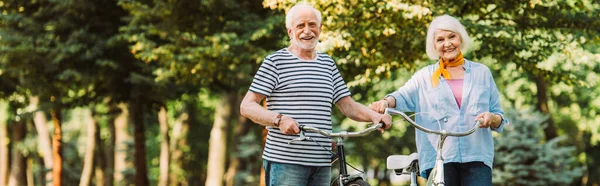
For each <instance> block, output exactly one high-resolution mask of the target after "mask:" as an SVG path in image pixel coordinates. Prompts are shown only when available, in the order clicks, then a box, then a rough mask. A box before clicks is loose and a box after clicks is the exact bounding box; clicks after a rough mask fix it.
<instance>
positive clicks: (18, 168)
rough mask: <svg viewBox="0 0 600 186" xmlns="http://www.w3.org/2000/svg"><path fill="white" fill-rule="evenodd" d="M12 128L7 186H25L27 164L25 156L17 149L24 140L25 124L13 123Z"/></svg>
mask: <svg viewBox="0 0 600 186" xmlns="http://www.w3.org/2000/svg"><path fill="white" fill-rule="evenodd" d="M14 124H15V125H13V127H12V139H13V140H12V141H11V144H12V148H13V150H12V152H11V156H10V157H11V162H10V177H9V179H8V185H9V186H21V185H27V174H26V171H27V164H26V163H27V162H26V159H25V156H23V153H21V152H22V151H21V150H20V149H18V148H17V145H18V144H21V143H23V141H24V140H25V123H24V122H23V120H21V121H18V122H16V123H14Z"/></svg>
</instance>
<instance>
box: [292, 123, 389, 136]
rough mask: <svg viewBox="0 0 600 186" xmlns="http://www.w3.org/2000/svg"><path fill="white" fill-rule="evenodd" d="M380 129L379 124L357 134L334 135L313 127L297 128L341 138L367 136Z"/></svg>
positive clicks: (302, 126) (343, 133) (342, 133)
mask: <svg viewBox="0 0 600 186" xmlns="http://www.w3.org/2000/svg"><path fill="white" fill-rule="evenodd" d="M382 127H383V124H382V123H379V124H377V125H373V126H370V127H369V128H366V129H364V130H361V131H358V132H346V131H342V132H336V133H329V132H326V131H324V130H321V129H318V128H314V127H309V126H305V125H300V127H299V128H300V130H303V131H312V132H316V133H319V134H321V135H323V136H329V137H343V138H346V137H358V136H364V135H366V134H368V133H370V132H373V131H375V130H377V129H379V128H382Z"/></svg>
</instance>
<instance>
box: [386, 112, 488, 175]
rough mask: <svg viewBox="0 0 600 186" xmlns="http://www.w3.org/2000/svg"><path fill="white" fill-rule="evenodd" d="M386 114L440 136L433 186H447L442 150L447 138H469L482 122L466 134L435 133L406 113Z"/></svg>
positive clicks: (442, 131)
mask: <svg viewBox="0 0 600 186" xmlns="http://www.w3.org/2000/svg"><path fill="white" fill-rule="evenodd" d="M385 113H386V114H391V115H399V116H402V118H404V120H406V121H407V122H408V123H410V124H411V125H412V126H414V127H415V128H417V129H419V130H421V131H423V132H425V133H428V134H436V135H439V136H440V141H439V142H438V145H437V149H436V152H437V153H436V158H435V165H434V167H433V170H432V171H431V172H432V173H433V172H434V171H436V172H437V174H435V178H433V185H436V186H445V183H444V158H443V156H442V149H443V145H444V141H445V140H446V137H448V136H455V137H461V136H467V135H469V134H472V133H473V132H475V131H476V130H477V128H478V127H479V123H480V122H481V121H482V120H481V119H479V120H477V123H476V124H475V126H474V127H473V128H472V129H471V130H468V131H466V132H448V131H446V130H443V129H441V131H434V130H429V129H427V128H424V127H423V126H421V125H419V124H417V123H416V122H415V121H413V120H412V119H410V117H409V116H408V115H406V114H405V113H404V112H400V111H397V110H394V109H390V108H386V109H385Z"/></svg>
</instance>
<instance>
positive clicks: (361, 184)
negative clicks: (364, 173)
mask: <svg viewBox="0 0 600 186" xmlns="http://www.w3.org/2000/svg"><path fill="white" fill-rule="evenodd" d="M346 185H348V186H371V185H369V183H367V182H366V181H365V180H362V179H356V180H354V181H351V182H350V183H348V184H346Z"/></svg>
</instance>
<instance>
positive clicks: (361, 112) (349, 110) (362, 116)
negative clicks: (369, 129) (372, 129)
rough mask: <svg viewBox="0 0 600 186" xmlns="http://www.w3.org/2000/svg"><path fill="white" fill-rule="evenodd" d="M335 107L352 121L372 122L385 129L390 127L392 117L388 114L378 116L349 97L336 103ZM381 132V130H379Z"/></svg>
mask: <svg viewBox="0 0 600 186" xmlns="http://www.w3.org/2000/svg"><path fill="white" fill-rule="evenodd" d="M336 105H337V107H338V108H340V110H341V111H342V113H343V114H344V115H345V116H347V117H349V118H350V119H352V120H354V121H362V122H373V123H381V122H383V123H384V124H385V127H384V128H385V129H388V128H390V127H391V126H392V117H391V116H390V115H388V114H385V115H383V114H379V113H377V112H375V111H373V110H371V109H369V108H367V107H366V106H364V105H362V104H360V103H356V102H355V101H354V99H352V98H351V97H350V96H346V97H344V98H342V99H340V100H339V101H338V102H337V103H336ZM380 131H382V132H383V130H380Z"/></svg>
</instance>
